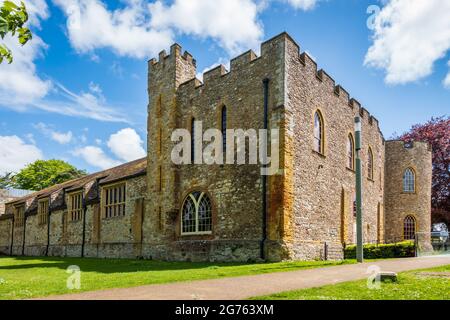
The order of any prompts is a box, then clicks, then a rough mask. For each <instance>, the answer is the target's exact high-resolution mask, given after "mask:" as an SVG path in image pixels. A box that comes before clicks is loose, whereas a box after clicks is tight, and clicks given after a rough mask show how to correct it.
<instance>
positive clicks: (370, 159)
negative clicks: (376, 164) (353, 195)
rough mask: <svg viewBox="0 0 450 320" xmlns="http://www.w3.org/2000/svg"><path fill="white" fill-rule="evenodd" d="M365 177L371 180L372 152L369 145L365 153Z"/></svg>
mask: <svg viewBox="0 0 450 320" xmlns="http://www.w3.org/2000/svg"><path fill="white" fill-rule="evenodd" d="M367 177H368V178H369V179H371V180H373V152H372V148H371V147H369V152H368V155H367Z"/></svg>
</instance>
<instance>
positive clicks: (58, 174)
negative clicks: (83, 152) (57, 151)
mask: <svg viewBox="0 0 450 320" xmlns="http://www.w3.org/2000/svg"><path fill="white" fill-rule="evenodd" d="M85 175H86V171H84V170H78V169H77V168H75V167H74V166H72V165H71V164H69V163H67V162H65V161H62V160H38V161H36V162H34V163H32V164H30V165H28V166H27V167H25V168H24V169H22V170H21V171H20V172H19V173H18V174H16V175H15V176H14V177H13V183H12V187H14V188H17V189H24V190H34V191H39V190H42V189H45V188H48V187H51V186H54V185H56V184H59V183H63V182H66V181H69V180H72V179H76V178H81V177H83V176H85Z"/></svg>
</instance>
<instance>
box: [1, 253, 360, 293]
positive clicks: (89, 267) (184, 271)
mask: <svg viewBox="0 0 450 320" xmlns="http://www.w3.org/2000/svg"><path fill="white" fill-rule="evenodd" d="M347 263H354V261H352V260H346V261H338V262H332V261H308V262H307V261H299V262H280V263H254V264H243V263H193V262H160V261H149V260H111V259H107V260H106V259H80V258H29V257H0V299H3V300H5V299H23V298H32V297H43V296H49V295H55V294H64V293H74V292H83V291H92V290H101V289H110V288H126V287H133V286H140V285H146V284H157V283H167V282H176V281H188V280H200V279H213V278H222V277H233V276H243V275H251V274H261V273H270V272H283V271H293V270H299V269H310V268H318V267H324V266H335V265H341V264H347ZM72 265H75V266H78V267H79V268H80V270H81V289H80V290H75V291H74V290H69V289H67V279H68V277H70V276H71V274H69V273H67V268H68V267H69V266H72Z"/></svg>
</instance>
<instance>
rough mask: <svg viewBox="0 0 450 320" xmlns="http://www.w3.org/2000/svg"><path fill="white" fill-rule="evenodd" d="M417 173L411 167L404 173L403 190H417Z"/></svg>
mask: <svg viewBox="0 0 450 320" xmlns="http://www.w3.org/2000/svg"><path fill="white" fill-rule="evenodd" d="M414 180H415V175H414V171H413V170H412V169H411V168H408V169H406V170H405V172H404V173H403V192H414V191H415V181H414Z"/></svg>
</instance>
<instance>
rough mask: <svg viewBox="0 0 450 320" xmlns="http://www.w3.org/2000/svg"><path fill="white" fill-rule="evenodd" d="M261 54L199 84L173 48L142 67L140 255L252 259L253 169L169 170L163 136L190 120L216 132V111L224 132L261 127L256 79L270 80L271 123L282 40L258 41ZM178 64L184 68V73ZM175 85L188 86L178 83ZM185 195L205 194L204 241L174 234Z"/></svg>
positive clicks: (257, 207) (256, 177)
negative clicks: (145, 82) (145, 115)
mask: <svg viewBox="0 0 450 320" xmlns="http://www.w3.org/2000/svg"><path fill="white" fill-rule="evenodd" d="M261 52H262V55H261V57H259V58H256V55H255V54H254V53H253V52H247V53H244V54H243V55H241V56H239V57H237V58H235V59H233V60H232V61H231V70H230V71H229V72H226V70H225V68H224V67H223V66H219V67H217V68H215V69H213V70H211V71H209V72H207V73H205V74H204V77H203V79H204V83H203V84H201V83H200V82H199V81H198V80H196V79H194V77H195V65H194V64H190V63H189V62H188V60H186V55H181V49H180V48H179V47H177V46H174V47H172V51H171V55H170V56H168V57H166V56H164V55H162V56H161V57H160V61H159V62H156V61H153V62H151V63H150V67H149V68H150V81H149V93H150V107H149V141H148V143H149V150H150V153H149V161H148V169H147V172H148V187H149V197H148V205H147V211H146V219H145V226H144V243H145V246H146V250H145V256H147V257H149V256H151V257H154V258H163V259H167V258H168V259H173V260H175V259H176V260H222V261H223V260H225V261H231V260H239V261H242V260H244V261H245V260H256V259H258V258H259V255H260V249H259V246H260V242H261V239H262V184H261V181H262V177H261V174H260V166H259V165H248V164H247V165H240V166H236V165H227V164H225V165H206V164H204V165H194V164H191V165H180V166H175V165H173V164H172V162H171V160H170V154H171V151H172V148H173V146H174V143H172V142H171V140H170V138H171V134H172V131H173V130H174V129H178V128H185V129H187V130H189V131H190V128H191V123H192V119H194V118H195V120H196V121H202V124H203V132H204V131H205V130H207V129H209V128H216V129H219V130H220V128H221V112H222V108H223V107H224V106H225V107H226V108H227V127H228V128H229V129H231V128H235V129H238V128H240V129H243V130H247V129H256V130H257V129H261V128H263V119H264V112H263V105H264V95H263V94H264V91H263V80H264V79H265V78H268V77H270V78H271V79H272V81H271V84H270V98H269V105H270V114H269V117H276V116H274V114H275V113H277V112H279V111H277V110H278V109H277V107H279V106H281V105H282V103H283V99H284V85H283V84H284V78H283V77H284V73H283V61H284V60H283V56H284V41H283V39H282V37H279V38H276V39H272V40H271V41H268V42H266V43H264V44H263V45H262V48H261ZM186 64H189V67H187V68H186V67H185V65H186ZM174 66H176V68H175V70H174ZM178 79H185V80H191V79H192V80H191V81H188V82H186V83H183V84H181V85H180V84H179V81H178ZM250 92H251V94H249V93H250ZM160 135H161V138H159V136H160ZM160 139H161V142H160ZM204 146H205V145H204ZM160 167H162V170H161V171H160V169H159V168H160ZM160 172H162V176H161V177H160ZM192 191H201V192H207V193H208V196H209V197H210V199H211V200H212V202H213V209H214V210H213V221H214V223H213V232H212V234H211V235H206V236H182V235H181V234H180V225H181V222H180V214H179V213H180V209H181V206H182V204H183V201H184V199H185V197H186V196H187V195H188V194H189V193H190V192H192ZM269 197H270V196H269ZM271 226H274V225H273V224H272V225H271ZM158 248H159V249H158Z"/></svg>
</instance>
